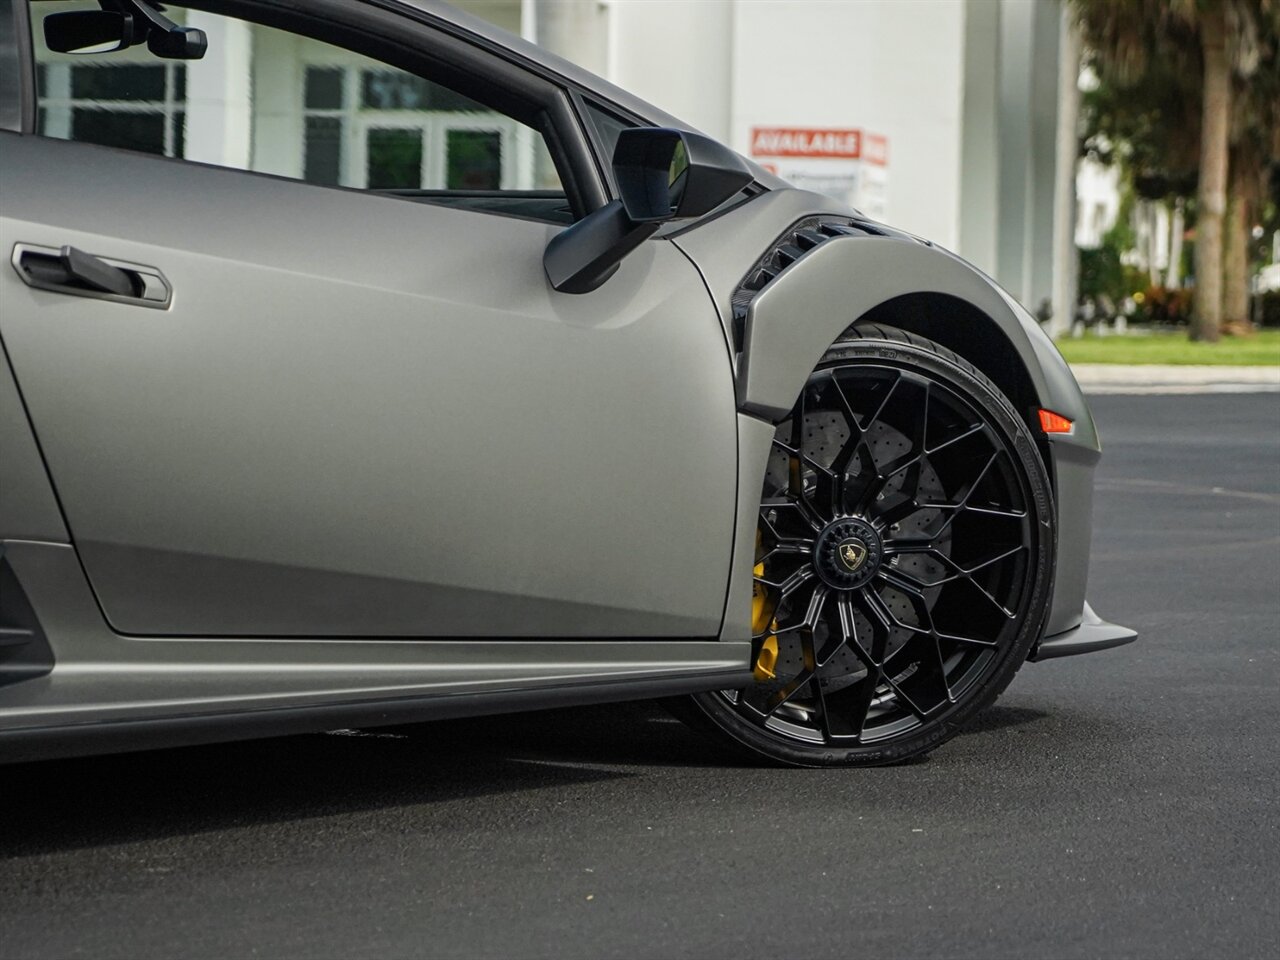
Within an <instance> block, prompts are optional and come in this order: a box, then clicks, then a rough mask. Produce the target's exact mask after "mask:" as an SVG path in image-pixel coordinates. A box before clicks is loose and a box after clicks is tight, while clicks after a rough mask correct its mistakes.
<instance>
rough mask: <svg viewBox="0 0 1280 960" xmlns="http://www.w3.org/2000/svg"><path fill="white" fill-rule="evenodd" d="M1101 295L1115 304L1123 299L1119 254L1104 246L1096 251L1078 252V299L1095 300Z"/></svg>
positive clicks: (1113, 249) (1110, 247) (1108, 246)
mask: <svg viewBox="0 0 1280 960" xmlns="http://www.w3.org/2000/svg"><path fill="white" fill-rule="evenodd" d="M1103 294H1105V295H1106V296H1108V297H1110V298H1111V299H1112V300H1114V301H1115V302H1116V303H1119V302H1120V301H1121V300H1123V299H1124V297H1125V290H1124V268H1123V265H1122V264H1121V263H1120V253H1119V251H1118V250H1116V249H1115V248H1114V247H1112V246H1110V245H1106V244H1104V245H1103V246H1101V247H1098V248H1097V249H1096V250H1081V251H1080V297H1081V298H1082V299H1085V298H1091V299H1097V298H1098V297H1100V296H1102V295H1103Z"/></svg>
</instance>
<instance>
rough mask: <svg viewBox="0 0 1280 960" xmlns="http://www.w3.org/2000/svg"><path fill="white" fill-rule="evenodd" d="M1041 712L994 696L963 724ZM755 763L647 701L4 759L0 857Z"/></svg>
mask: <svg viewBox="0 0 1280 960" xmlns="http://www.w3.org/2000/svg"><path fill="white" fill-rule="evenodd" d="M1046 716H1047V714H1045V713H1043V712H1041V711H1038V710H1031V709H1027V708H1023V707H1001V706H993V707H991V708H989V709H988V710H986V711H985V712H984V713H983V714H981V715H980V716H979V717H978V718H977V719H976V721H975V722H974V724H973V725H972V727H971V728H970V730H969V731H966V732H967V733H981V732H987V733H990V732H993V731H998V730H1002V729H1005V728H1008V727H1012V726H1018V725H1022V724H1027V723H1032V722H1034V721H1037V720H1039V719H1041V718H1044V717H1046ZM926 762H927V759H926ZM755 765H756V764H755V763H754V761H753V760H752V759H751V758H750V757H747V756H745V755H743V754H740V753H738V752H736V751H734V750H733V749H731V748H730V747H729V746H727V745H726V744H722V743H719V742H717V741H715V740H713V739H711V738H708V737H706V736H704V735H702V734H700V733H698V732H696V731H694V730H692V729H690V728H688V727H686V726H685V725H684V724H683V723H680V722H679V721H678V720H676V719H675V718H673V717H672V716H671V715H670V714H668V713H667V712H666V710H665V709H664V708H663V707H662V706H661V705H660V704H659V703H656V702H642V703H623V704H611V705H607V706H594V707H577V708H567V709H560V710H547V711H538V712H531V713H521V714H509V715H503V716H494V717H479V718H473V719H468V720H446V721H437V722H433V723H422V724H415V725H411V726H400V727H387V728H378V729H370V730H345V731H333V732H330V733H328V734H314V735H306V736H293V737H279V738H273V739H266V740H251V741H245V742H240V743H227V744H215V745H209V746H197V747H180V748H174V749H169V750H151V751H146V752H139V753H126V754H114V755H107V756H97V757H81V758H73V759H65V760H49V761H42V762H37V763H26V764H15V765H12V766H9V767H7V768H5V770H4V780H5V807H6V813H5V817H4V818H3V826H0V859H5V858H13V857H28V856H37V855H41V854H46V853H54V852H58V851H62V850H73V849H81V848H85V847H97V846H109V845H114V844H123V843H133V842H139V841H146V840H153V839H158V838H162V837H167V836H174V835H187V834H193V833H201V832H208V831H216V830H221V829H228V828H243V827H249V826H254V825H259V824H269V823H276V822H283V821H300V820H306V819H308V818H319V817H328V816H335V815H342V814H350V813H356V812H360V811H371V810H379V809H387V808H395V807H409V806H419V805H422V804H432V803H446V802H449V801H454V800H459V799H463V800H465V799H470V798H478V797H483V796H487V795H492V794H504V795H505V794H513V793H516V792H521V791H536V790H545V789H551V788H563V787H577V786H589V785H590V784H593V783H599V782H603V781H609V780H618V779H625V778H627V777H632V776H639V775H642V774H643V772H644V768H649V767H661V768H670V767H680V766H685V767H702V768H718V769H726V770H727V769H734V768H737V769H743V768H747V769H749V768H751V767H752V766H755Z"/></svg>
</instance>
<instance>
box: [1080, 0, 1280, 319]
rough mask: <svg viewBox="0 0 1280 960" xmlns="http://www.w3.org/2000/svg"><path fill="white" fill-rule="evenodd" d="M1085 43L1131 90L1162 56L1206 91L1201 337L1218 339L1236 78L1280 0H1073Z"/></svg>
mask: <svg viewBox="0 0 1280 960" xmlns="http://www.w3.org/2000/svg"><path fill="white" fill-rule="evenodd" d="M1070 2H1071V4H1072V6H1073V8H1074V9H1075V11H1076V16H1077V18H1078V20H1079V22H1080V28H1081V32H1082V34H1083V36H1084V40H1085V43H1086V44H1088V45H1089V47H1090V48H1091V49H1092V50H1093V51H1094V52H1095V54H1096V55H1097V58H1098V60H1099V61H1100V62H1101V64H1102V65H1103V66H1104V67H1105V68H1107V69H1108V70H1110V71H1113V72H1114V73H1115V75H1116V76H1117V78H1118V79H1119V80H1120V82H1121V84H1122V85H1123V84H1124V83H1126V82H1129V83H1132V82H1134V81H1135V80H1136V78H1138V77H1140V76H1141V75H1142V74H1143V72H1144V71H1145V70H1146V68H1147V65H1148V63H1149V62H1150V61H1151V60H1152V59H1154V58H1161V59H1164V60H1166V61H1168V62H1171V63H1172V64H1173V65H1174V66H1175V67H1176V69H1178V70H1180V71H1189V72H1192V73H1193V74H1194V75H1195V76H1197V77H1198V78H1199V81H1200V87H1201V92H1202V95H1201V101H1200V102H1201V122H1200V170H1199V176H1198V179H1197V184H1196V290H1195V303H1194V310H1193V314H1192V321H1191V337H1192V339H1195V340H1217V339H1218V337H1219V334H1220V328H1221V323H1222V266H1223V257H1222V238H1223V219H1224V215H1225V213H1226V206H1227V173H1228V148H1229V144H1230V134H1231V92H1232V91H1231V87H1232V75H1233V72H1234V71H1236V70H1237V69H1240V70H1244V71H1247V69H1248V67H1249V65H1250V64H1249V61H1250V58H1251V57H1253V56H1254V55H1255V53H1256V38H1257V28H1258V23H1259V20H1260V19H1261V18H1263V17H1272V16H1274V13H1275V11H1274V9H1273V4H1274V3H1275V2H1278V0H1070Z"/></svg>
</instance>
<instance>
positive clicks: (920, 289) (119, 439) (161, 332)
mask: <svg viewBox="0 0 1280 960" xmlns="http://www.w3.org/2000/svg"><path fill="white" fill-rule="evenodd" d="M0 131H2V132H0V197H2V207H0V214H2V216H0V244H2V247H3V250H4V251H5V256H6V257H8V259H9V261H10V262H9V266H8V267H6V269H5V270H4V272H3V277H2V278H0V338H2V339H3V348H4V356H3V361H2V362H0V756H2V757H3V758H5V759H9V760H14V759H25V758H37V757H47V756H54V755H63V754H71V753H88V752H95V751H108V750H122V749H136V748H143V747H149V746H153V745H159V744H171V743H180V742H197V741H211V740H224V739H233V738H238V737H252V736H262V735H271V734H280V733H287V732H295V731H313V730H325V729H331V728H335V727H358V726H373V725H379V724H392V723H402V722H406V721H416V720H422V719H428V718H434V717H446V716H464V715H474V714H481V713H488V712H499V711H511V710H521V709H527V708H537V707H547V706H552V705H560V704H573V703H586V702H592V701H606V700H623V699H634V698H641V697H668V698H672V703H673V706H674V709H676V710H677V712H679V713H680V714H682V715H683V716H685V717H687V718H688V719H690V720H691V721H693V722H695V723H697V724H699V725H701V726H702V727H705V728H706V729H708V730H711V731H714V732H715V733H717V734H719V735H721V736H724V737H726V738H728V740H730V741H731V742H735V743H736V744H737V745H739V746H741V747H744V748H746V749H748V750H750V751H753V752H754V753H755V754H757V755H759V756H761V757H765V758H768V759H771V760H773V761H778V762H784V763H791V764H803V765H834V764H872V763H886V762H892V761H897V760H902V759H904V758H907V757H910V756H913V755H916V754H920V753H922V752H924V751H927V750H929V749H931V748H933V747H935V746H937V745H938V744H940V743H942V742H943V741H945V740H946V739H947V738H948V737H950V736H952V735H953V734H954V733H956V732H957V730H959V729H960V728H961V727H962V726H963V725H964V723H965V722H966V721H967V720H969V719H970V718H971V717H973V716H974V714H975V713H976V712H977V711H979V710H981V709H982V708H983V707H984V706H985V705H987V704H989V703H991V702H992V701H993V700H994V699H995V697H996V696H997V695H998V694H999V693H1000V692H1001V691H1002V690H1003V689H1004V688H1005V686H1006V685H1007V684H1008V683H1009V682H1010V680H1011V679H1012V677H1013V675H1014V673H1015V672H1016V671H1017V670H1018V668H1019V667H1020V666H1021V665H1022V664H1023V663H1024V662H1025V661H1027V660H1032V661H1037V660H1044V659H1048V658H1052V657H1060V656H1064V655H1067V654H1075V653H1084V652H1087V651H1092V650H1099V649H1102V648H1105V647H1111V646H1115V645H1117V644H1121V643H1125V642H1126V641H1128V640H1131V639H1133V636H1134V635H1133V633H1132V632H1131V631H1129V630H1127V629H1124V628H1122V627H1117V626H1115V625H1112V624H1110V623H1106V622H1104V621H1103V620H1101V619H1099V618H1098V617H1097V616H1095V615H1094V613H1093V612H1092V611H1091V610H1090V608H1089V606H1088V604H1087V603H1086V602H1085V581H1086V569H1087V563H1088V553H1089V527H1090V502H1091V486H1092V474H1093V469H1094V466H1095V464H1096V463H1097V460H1098V455H1099V445H1098V436H1097V433H1096V431H1095V428H1094V424H1093V420H1092V419H1091V417H1090V415H1089V410H1088V407H1087V406H1086V404H1085V400H1084V398H1083V397H1082V395H1081V392H1080V390H1079V388H1078V387H1077V385H1076V382H1075V380H1074V379H1073V378H1072V375H1071V373H1070V371H1069V369H1068V368H1067V366H1066V365H1065V364H1064V362H1063V361H1062V359H1061V357H1059V355H1058V353H1057V352H1056V350H1055V349H1054V347H1053V344H1052V343H1051V342H1050V341H1049V339H1048V338H1047V337H1046V336H1045V335H1044V333H1042V331H1041V329H1040V327H1039V326H1038V325H1037V323H1036V322H1035V321H1034V320H1033V319H1032V318H1031V317H1030V316H1028V314H1027V312H1026V311H1025V310H1024V309H1023V308H1022V307H1021V306H1019V305H1018V304H1017V303H1016V302H1014V301H1013V300H1012V299H1011V298H1010V297H1009V296H1008V295H1006V294H1005V293H1004V292H1003V291H1001V290H1000V289H999V288H998V287H997V286H996V285H995V284H994V283H993V282H992V281H991V280H989V279H988V278H987V277H985V276H983V275H982V274H981V273H980V272H978V271H977V270H975V269H974V268H973V267H971V266H969V265H967V264H966V263H964V262H963V261H961V260H960V259H958V258H957V257H955V256H954V255H952V254H950V253H948V252H947V251H945V250H942V249H939V248H938V247H936V246H934V245H932V244H931V243H929V241H927V240H922V239H920V238H918V237H914V236H910V235H908V234H905V233H902V232H900V231H898V230H895V229H893V228H891V227H888V226H885V225H884V224H882V223H876V222H872V221H871V220H869V219H867V218H865V217H863V216H862V215H860V214H859V213H858V212H857V211H856V210H853V209H849V208H846V207H843V206H841V205H840V204H839V203H837V202H835V201H833V200H831V199H829V198H827V197H824V196H820V195H818V194H814V193H808V192H804V191H802V190H798V189H795V188H793V187H791V186H789V185H788V184H787V183H785V182H783V181H781V180H779V179H777V178H776V177H774V176H772V175H770V174H769V173H767V172H766V171H765V170H763V169H761V168H759V167H757V166H754V165H753V164H751V163H749V162H748V161H746V160H744V159H743V158H741V157H740V156H738V155H737V154H736V153H734V152H732V151H731V150H729V149H728V148H726V147H724V146H722V145H720V144H719V143H717V142H715V141H713V140H711V139H709V138H707V137H705V136H703V135H701V134H698V133H696V132H694V131H691V130H689V129H687V128H685V126H684V125H682V124H681V123H680V122H679V121H677V120H675V119H674V118H672V117H669V116H666V115H664V114H663V113H662V112H661V111H658V110H656V109H654V108H653V107H651V106H649V105H648V104H645V103H643V102H640V101H639V100H637V99H635V98H634V97H632V96H630V95H628V94H627V93H625V92H623V91H621V90H618V89H616V88H614V87H612V86H610V85H609V84H607V83H605V82H604V81H602V80H599V79H597V78H596V77H594V76H591V75H589V74H587V73H584V72H583V71H582V70H580V69H578V68H576V67H574V66H572V65H570V64H568V63H565V62H563V61H561V60H559V59H557V58H555V57H553V56H551V55H549V54H547V53H545V52H543V51H542V50H540V49H538V48H537V47H535V46H532V45H530V44H528V43H525V42H523V41H521V40H519V39H517V38H515V37H513V36H511V35H508V34H506V33H504V32H502V31H500V30H498V29H496V28H494V27H490V26H488V25H485V24H483V23H481V22H479V21H476V20H472V19H470V18H469V17H467V16H465V15H463V14H461V13H459V12H457V11H455V10H453V9H451V8H449V7H447V6H443V5H440V4H436V3H432V2H427V0H361V2H355V0H308V2H306V3H303V2H301V0H189V2H188V0H165V2H164V4H163V7H162V6H161V5H160V4H158V3H155V2H154V0H30V2H28V0H0Z"/></svg>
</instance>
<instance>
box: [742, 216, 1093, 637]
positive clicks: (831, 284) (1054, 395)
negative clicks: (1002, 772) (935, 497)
mask: <svg viewBox="0 0 1280 960" xmlns="http://www.w3.org/2000/svg"><path fill="white" fill-rule="evenodd" d="M873 322H874V323H884V324H888V325H890V326H896V327H899V328H901V329H904V330H908V331H910V332H912V333H916V334H918V335H920V336H924V337H927V338H928V339H930V340H933V341H935V342H937V343H940V344H941V345H943V346H945V347H947V348H949V349H951V350H952V351H953V352H955V353H956V354H958V355H959V356H961V357H963V358H964V359H966V360H968V361H969V362H970V363H972V364H973V365H974V366H975V367H977V368H978V369H979V370H980V371H982V372H983V373H984V374H986V376H987V377H989V378H990V379H991V380H992V381H993V382H994V383H995V384H996V385H997V386H998V387H1000V389H1001V390H1003V391H1005V392H1006V394H1007V395H1008V396H1009V398H1010V400H1011V402H1012V403H1013V404H1014V405H1015V407H1018V408H1019V410H1018V412H1019V413H1020V414H1022V415H1023V416H1024V417H1026V418H1028V419H1029V420H1030V419H1031V418H1032V417H1033V413H1032V411H1033V410H1034V408H1036V407H1046V408H1049V409H1051V410H1054V411H1056V412H1057V413H1060V414H1062V415H1064V416H1066V417H1068V418H1069V419H1070V420H1072V421H1073V423H1074V428H1073V430H1072V432H1071V433H1069V434H1056V435H1054V437H1053V438H1052V440H1050V439H1049V438H1046V437H1044V436H1043V434H1041V433H1040V431H1039V428H1038V424H1035V423H1032V424H1031V426H1032V432H1033V435H1034V436H1036V437H1037V442H1038V444H1039V446H1040V449H1041V452H1042V455H1044V456H1045V460H1046V466H1047V467H1048V469H1049V475H1050V480H1051V483H1052V484H1053V487H1054V493H1055V498H1056V500H1057V508H1058V516H1059V536H1058V562H1057V571H1058V572H1057V581H1056V584H1055V591H1054V600H1053V609H1052V612H1051V615H1050V618H1049V623H1048V625H1047V630H1046V633H1047V634H1049V635H1052V634H1055V633H1059V632H1061V631H1064V630H1069V629H1071V628H1073V627H1075V626H1076V625H1078V624H1079V623H1080V622H1081V617H1082V609H1083V605H1084V593H1085V586H1086V582H1087V576H1088V556H1089V541H1090V525H1091V517H1092V488H1093V469H1094V466H1095V465H1096V463H1097V460H1098V457H1099V455H1100V450H1101V446H1100V444H1099V441H1098V434H1097V429H1096V427H1095V425H1094V421H1093V417H1092V415H1091V414H1090V412H1089V407H1088V404H1087V402H1086V400H1085V397H1084V394H1083V392H1082V391H1081V390H1080V387H1079V385H1078V384H1077V383H1076V380H1075V377H1074V375H1073V374H1072V373H1071V370H1070V368H1069V367H1068V366H1067V364H1066V361H1064V360H1063V359H1062V356H1061V354H1059V353H1058V350H1057V348H1056V347H1054V345H1053V342H1052V341H1051V340H1050V339H1049V337H1048V336H1047V335H1046V334H1045V333H1044V331H1043V330H1042V329H1041V328H1040V325H1039V324H1038V323H1037V322H1036V321H1035V319H1034V318H1033V317H1031V315H1030V314H1029V313H1027V311H1026V310H1025V309H1024V308H1023V307H1022V306H1020V305H1019V304H1018V303H1017V302H1016V301H1015V300H1013V299H1012V298H1011V297H1010V296H1009V295H1008V294H1006V293H1005V292H1004V291H1003V290H1001V289H1000V287H999V286H997V285H996V284H995V283H994V282H993V281H992V280H990V279H989V278H988V277H986V276H985V275H984V274H982V273H981V272H980V271H978V270H976V269H975V268H973V267H972V266H970V265H969V264H967V263H965V262H964V261H963V260H961V259H960V258H959V257H957V256H955V255H954V254H951V253H949V252H947V251H944V250H942V249H940V248H938V247H934V246H932V245H930V244H927V243H924V242H921V241H917V240H914V239H910V238H904V239H898V238H894V237H885V236H840V237H834V238H832V239H830V240H827V241H825V242H823V243H821V244H820V245H818V246H816V247H814V248H812V249H810V250H808V251H807V252H805V253H804V255H803V256H800V257H799V258H798V259H796V260H795V261H794V262H793V263H791V264H790V265H789V266H788V267H786V269H784V270H783V271H782V272H781V273H780V274H778V275H777V276H776V277H774V278H773V279H772V280H771V281H770V282H769V283H768V284H767V285H766V286H765V287H764V288H763V289H761V290H760V292H759V293H757V294H756V295H755V296H754V297H753V298H752V299H751V301H750V303H749V305H748V306H747V308H746V316H745V320H744V323H743V328H742V332H743V337H742V341H741V357H740V365H739V371H738V381H737V391H738V397H737V399H738V406H739V410H740V411H741V413H742V414H744V416H742V417H740V421H739V422H740V428H739V456H740V458H741V459H742V461H743V462H742V463H741V464H740V466H739V471H740V481H739V483H740V485H741V486H742V488H743V489H744V490H746V489H749V488H750V486H751V485H752V483H753V482H755V481H754V480H749V479H748V478H756V477H759V476H763V471H764V463H765V460H766V458H767V455H768V443H769V441H768V437H770V436H771V435H772V431H771V430H764V429H748V428H747V424H750V423H752V422H754V423H755V424H759V425H760V426H761V427H764V426H765V425H766V424H770V425H771V424H775V423H777V422H779V421H781V420H782V419H783V418H785V417H786V415H787V413H788V412H789V411H790V410H791V408H792V406H793V405H794V403H795V399H796V397H798V396H799V394H800V390H801V389H802V388H803V386H804V384H805V382H806V381H807V380H808V378H809V374H810V372H811V371H812V370H813V368H814V367H815V366H816V365H817V363H818V362H819V360H820V359H821V358H822V355H823V354H824V353H825V352H826V350H827V348H828V347H830V346H831V344H832V343H834V342H835V341H836V340H837V339H839V337H840V335H841V333H843V332H844V331H845V330H846V329H848V328H849V327H851V326H857V325H861V324H865V323H873ZM762 421H763V423H762ZM750 499H751V498H749V497H748V498H743V501H742V503H741V505H740V508H739V539H740V541H741V542H742V543H747V540H745V539H742V538H744V537H749V535H750V533H751V531H753V530H754V523H755V513H756V505H755V504H754V503H750V504H748V501H750ZM1064 518H1065V522H1063V520H1064ZM750 553H751V551H749V550H745V549H744V550H735V557H734V577H733V578H731V590H730V595H729V606H728V610H729V611H732V610H734V609H736V608H739V607H740V608H743V609H745V608H746V606H747V600H746V599H744V598H749V596H750V582H751V579H750V564H749V563H748V562H747V561H748V555H749V554H750ZM735 604H736V606H735ZM732 622H733V621H732V618H730V617H729V616H726V628H727V629H726V631H725V634H726V636H733V637H734V638H737V635H738V634H740V633H741V632H744V631H745V627H743V626H742V625H739V626H738V630H737V631H736V632H735V631H733V630H731V629H728V628H729V627H730V624H732Z"/></svg>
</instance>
